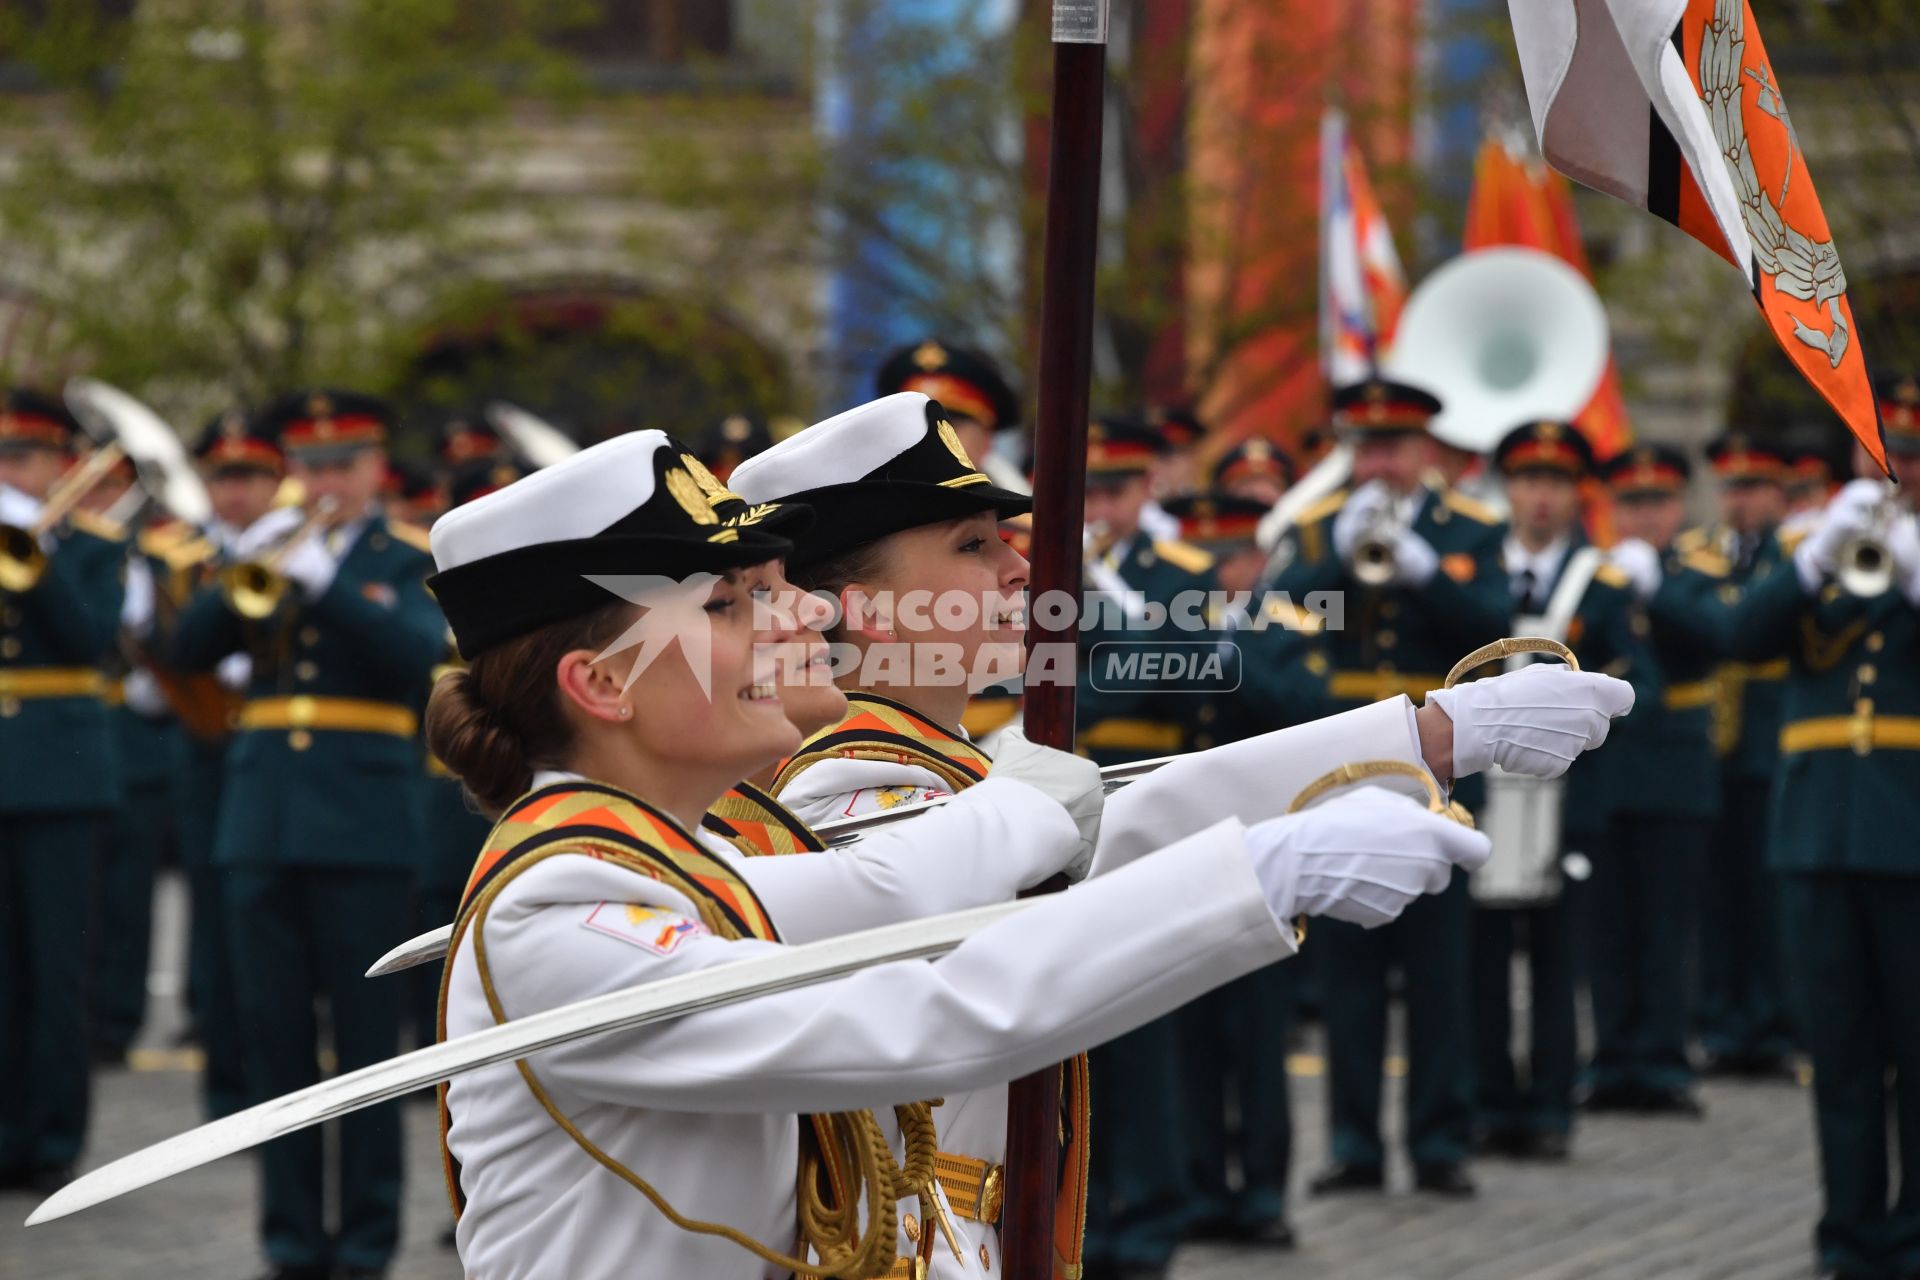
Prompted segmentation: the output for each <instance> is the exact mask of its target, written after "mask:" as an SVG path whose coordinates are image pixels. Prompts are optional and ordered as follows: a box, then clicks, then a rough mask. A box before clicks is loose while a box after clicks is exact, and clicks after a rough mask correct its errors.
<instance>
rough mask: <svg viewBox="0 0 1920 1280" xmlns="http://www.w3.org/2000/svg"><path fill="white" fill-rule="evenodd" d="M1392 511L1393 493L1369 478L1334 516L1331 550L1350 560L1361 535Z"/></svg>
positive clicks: (1341, 557) (1379, 482)
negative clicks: (1354, 545)
mask: <svg viewBox="0 0 1920 1280" xmlns="http://www.w3.org/2000/svg"><path fill="white" fill-rule="evenodd" d="M1392 510H1393V494H1392V492H1391V491H1389V490H1388V488H1387V486H1386V485H1385V484H1383V483H1382V482H1381V481H1378V480H1369V481H1367V482H1366V483H1365V484H1363V485H1361V486H1360V487H1359V488H1358V489H1355V490H1354V491H1353V492H1352V493H1351V494H1349V495H1348V497H1347V500H1346V502H1344V503H1342V504H1341V507H1340V514H1339V515H1336V516H1335V517H1334V518H1333V553H1334V554H1335V555H1337V556H1339V557H1340V559H1341V560H1342V561H1347V560H1351V559H1353V544H1354V543H1356V542H1358V541H1359V540H1360V535H1361V534H1362V533H1364V532H1366V531H1367V530H1368V529H1369V528H1371V527H1372V526H1373V523H1374V522H1375V521H1376V520H1379V519H1381V518H1382V517H1384V516H1385V515H1386V514H1387V513H1388V512H1390V511H1392Z"/></svg>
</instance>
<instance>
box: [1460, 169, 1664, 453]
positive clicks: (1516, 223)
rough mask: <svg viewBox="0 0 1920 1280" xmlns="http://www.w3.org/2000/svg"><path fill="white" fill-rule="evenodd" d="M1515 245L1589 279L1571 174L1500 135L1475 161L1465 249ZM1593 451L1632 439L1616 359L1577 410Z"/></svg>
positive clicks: (1606, 450)
mask: <svg viewBox="0 0 1920 1280" xmlns="http://www.w3.org/2000/svg"><path fill="white" fill-rule="evenodd" d="M1496 244H1513V245H1522V246H1524V247H1526V248H1529V249H1539V250H1542V251H1544V252H1546V253H1551V254H1553V255H1554V256H1555V257H1557V258H1559V259H1560V260H1561V261H1562V262H1565V263H1567V264H1568V265H1570V266H1572V267H1573V268H1574V269H1575V270H1576V271H1578V272H1579V273H1580V274H1581V275H1583V276H1585V277H1586V278H1587V279H1588V280H1592V279H1593V270H1592V267H1591V265H1590V264H1589V263H1588V261H1587V250H1586V246H1585V245H1584V244H1583V243H1582V242H1581V239H1580V224H1579V222H1578V220H1577V219H1576V218H1575V216H1574V212H1573V198H1572V194H1571V192H1570V191H1569V190H1568V189H1567V183H1566V179H1564V178H1562V177H1561V176H1560V175H1559V174H1557V173H1555V172H1553V171H1552V170H1551V169H1548V168H1546V167H1545V166H1544V165H1541V164H1540V163H1539V162H1538V161H1533V162H1529V161H1528V160H1526V159H1525V158H1523V157H1522V156H1520V155H1518V154H1516V150H1515V148H1514V147H1513V146H1512V145H1511V144H1509V143H1507V142H1505V141H1503V140H1501V139H1498V138H1488V139H1487V140H1486V141H1484V142H1482V143H1481V144H1480V154H1479V155H1478V157H1476V159H1475V160H1474V166H1473V191H1472V192H1471V193H1470V194H1469V195H1468V197H1467V225H1466V232H1465V235H1464V236H1463V237H1462V246H1461V247H1462V248H1464V249H1466V250H1467V251H1468V252H1472V251H1473V250H1475V249H1483V248H1486V247H1487V246H1489V245H1496ZM1575 417H1576V420H1577V421H1578V422H1579V425H1580V429H1581V430H1582V431H1584V432H1585V433H1586V436H1587V439H1588V441H1589V442H1591V443H1592V445H1593V448H1594V452H1595V453H1596V454H1597V455H1598V456H1599V457H1601V458H1603V459H1605V458H1611V457H1612V456H1613V455H1614V454H1616V453H1618V452H1620V450H1622V449H1624V448H1626V446H1627V445H1628V444H1629V443H1631V442H1632V440H1633V426H1632V424H1631V423H1630V422H1629V421H1628V420H1627V405H1626V400H1625V399H1624V398H1623V397H1622V396H1621V394H1620V375H1619V371H1618V370H1617V369H1615V368H1614V364H1613V361H1612V359H1611V358H1609V359H1608V361H1607V371H1606V373H1605V374H1603V375H1602V376H1601V379H1600V385H1599V387H1598V388H1597V389H1596V390H1595V391H1594V393H1593V399H1592V400H1591V401H1589V402H1588V404H1587V407H1586V408H1584V409H1582V410H1581V411H1580V412H1579V413H1578V414H1577V415H1575Z"/></svg>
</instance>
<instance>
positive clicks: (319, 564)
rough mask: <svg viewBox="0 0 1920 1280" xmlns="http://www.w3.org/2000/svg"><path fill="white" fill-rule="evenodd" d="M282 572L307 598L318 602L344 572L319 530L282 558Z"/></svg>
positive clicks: (291, 548)
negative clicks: (337, 575)
mask: <svg viewBox="0 0 1920 1280" xmlns="http://www.w3.org/2000/svg"><path fill="white" fill-rule="evenodd" d="M280 572H281V574H282V575H284V576H285V577H286V579H287V581H289V582H291V583H293V584H295V585H296V586H298V587H299V588H300V591H301V594H303V595H305V596H306V598H307V599H309V600H318V599H319V598H320V597H321V596H323V595H325V594H326V593H327V588H328V587H330V586H332V585H333V576H334V575H335V574H336V573H339V572H340V562H339V561H338V560H336V559H335V558H334V556H333V553H332V552H330V551H328V550H327V544H326V542H325V541H324V540H323V539H322V538H321V536H320V533H319V531H318V530H315V531H314V532H313V533H311V534H309V535H308V536H307V537H304V538H302V539H300V541H299V542H298V543H297V544H296V545H294V546H292V547H289V548H288V549H287V551H286V554H285V555H283V556H281V557H280Z"/></svg>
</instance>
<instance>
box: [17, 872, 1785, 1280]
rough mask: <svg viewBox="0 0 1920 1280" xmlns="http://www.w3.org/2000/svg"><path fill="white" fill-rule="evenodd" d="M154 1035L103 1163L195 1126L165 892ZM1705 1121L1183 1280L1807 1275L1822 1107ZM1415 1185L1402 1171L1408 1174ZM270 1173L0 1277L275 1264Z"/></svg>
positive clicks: (1326, 1214)
mask: <svg viewBox="0 0 1920 1280" xmlns="http://www.w3.org/2000/svg"><path fill="white" fill-rule="evenodd" d="M161 914H162V921H163V928H162V929H161V936H160V938H159V939H158V943H157V946H156V957H157V962H156V967H155V975H154V982H153V989H154V993H155V1001H154V1010H155V1012H154V1018H153V1020H152V1021H153V1025H152V1026H151V1027H150V1028H149V1031H148V1038H147V1043H148V1044H149V1045H152V1046H156V1047H153V1048H150V1049H148V1050H146V1051H145V1052H142V1053H139V1054H137V1055H136V1061H135V1064H134V1067H133V1069H130V1070H126V1071H116V1072H111V1073H107V1074H103V1075H102V1076H100V1077H99V1079H98V1087H97V1090H96V1121H95V1128H94V1140H93V1149H92V1150H91V1151H90V1153H89V1158H90V1160H91V1161H93V1162H99V1161H103V1160H106V1159H109V1158H112V1157H114V1156H118V1155H121V1154H123V1153H125V1152H128V1151H131V1150H135V1149H137V1148H139V1147H141V1146H143V1145H146V1144H147V1143H150V1142H153V1141H157V1140H158V1139H160V1138H163V1137H166V1136H169V1135H171V1134H173V1133H176V1132H179V1131H180V1130H182V1129H185V1128H188V1127H190V1126H191V1125H192V1124H194V1123H195V1122H196V1121H197V1120H198V1110H197V1103H196V1100H195V1097H194V1078H193V1075H192V1074H191V1070H190V1067H191V1059H190V1055H183V1054H180V1053H178V1052H174V1051H170V1050H167V1049H164V1048H162V1047H158V1046H163V1045H165V1044H166V1043H168V1042H169V1041H170V1037H171V1036H172V1034H173V1033H174V1032H175V1031H176V1030H177V1028H178V1019H179V1012H178V1002H177V999H176V997H175V994H174V993H175V992H176V991H177V987H178V978H177V973H178V968H177V965H176V964H175V963H174V962H173V959H172V957H174V956H175V955H177V945H178V924H177V922H178V916H179V910H178V905H177V897H176V895H175V894H174V893H173V891H172V886H168V887H167V891H166V892H165V893H164V894H163V909H162V913H161ZM1292 1086H1293V1091H1294V1105H1295V1115H1296V1117H1297V1119H1296V1123H1297V1126H1298V1130H1299V1133H1300V1138H1301V1142H1300V1150H1299V1151H1297V1153H1296V1159H1295V1166H1296V1177H1297V1178H1304V1176H1305V1175H1306V1174H1307V1173H1308V1172H1310V1171H1311V1170H1313V1169H1315V1168H1317V1167H1318V1165H1319V1164H1320V1161H1321V1158H1322V1154H1323V1144H1322V1141H1321V1138H1322V1129H1323V1124H1324V1121H1323V1116H1324V1112H1323V1109H1322V1102H1321V1100H1322V1081H1321V1078H1320V1063H1319V1060H1318V1058H1317V1056H1315V1055H1314V1054H1313V1053H1312V1052H1311V1051H1309V1052H1307V1053H1302V1054H1299V1055H1296V1057H1295V1059H1294V1062H1293V1080H1292ZM1704 1096H1705V1098H1706V1101H1707V1105H1708V1116H1707V1118H1706V1119H1705V1120H1703V1121H1697V1122H1695V1121H1652V1120H1626V1119H1613V1118H1601V1119H1596V1120H1593V1121H1590V1122H1588V1123H1587V1124H1585V1125H1584V1126H1583V1127H1582V1129H1581V1130H1580V1133H1579V1136H1578V1140H1577V1144H1576V1152H1575V1158H1574V1160H1573V1162H1572V1163H1571V1164H1568V1165H1565V1166H1536V1165H1519V1164H1513V1163H1509V1162H1503V1161H1491V1160H1489V1161H1483V1162H1481V1163H1479V1164H1478V1165H1476V1167H1475V1170H1474V1172H1475V1176H1476V1178H1477V1179H1478V1181H1479V1183H1480V1196H1479V1198H1478V1199H1476V1200H1474V1201H1472V1202H1468V1203H1464V1204H1459V1203H1439V1202H1435V1201H1432V1200H1430V1199H1428V1198H1426V1197H1419V1196H1414V1195H1412V1194H1409V1193H1405V1192H1397V1193H1392V1194H1389V1195H1387V1196H1384V1197H1377V1196H1376V1197H1362V1198H1352V1197H1349V1198H1342V1199H1338V1200H1333V1201H1325V1200H1322V1201H1311V1200H1304V1199H1300V1200H1297V1201H1296V1207H1295V1212H1294V1215H1293V1217H1294V1221H1295V1225H1296V1226H1297V1227H1298V1228H1299V1231H1300V1236H1301V1248H1300V1249H1299V1251H1298V1252H1296V1253H1293V1254H1281V1255H1262V1254H1252V1253H1247V1252H1243V1251H1237V1250H1230V1249H1224V1248H1211V1247H1204V1248H1203V1247H1192V1248H1189V1249H1187V1250H1185V1251H1183V1252H1182V1254H1181V1255H1180V1258H1179V1260H1178V1264H1177V1266H1176V1268H1175V1277H1176V1280H1250V1278H1251V1277H1264V1276H1273V1275H1277V1276H1294V1277H1301V1278H1303V1280H1304V1278H1306V1277H1312V1280H1328V1278H1329V1277H1354V1278H1355V1280H1400V1278H1402V1277H1404V1278H1406V1280H1427V1278H1433V1280H1439V1278H1441V1277H1446V1278H1448V1280H1520V1278H1522V1277H1526V1278H1529V1280H1532V1278H1538V1280H1573V1278H1575V1277H1578V1278H1579V1280H1589V1278H1592V1280H1656V1278H1667V1277H1671V1278H1673V1280H1715V1278H1718V1277H1729V1278H1731V1277H1739V1278H1740V1280H1785V1278H1788V1277H1795V1278H1797V1277H1801V1276H1805V1275H1807V1274H1808V1273H1809V1252H1808V1246H1807V1240H1808V1233H1809V1230H1810V1228H1811V1223H1812V1220H1813V1214H1814V1211H1815V1203H1816V1174H1815V1170H1814V1164H1813V1158H1812V1135H1811V1129H1810V1119H1809V1111H1808V1103H1807V1098H1806V1096H1805V1094H1804V1092H1803V1091H1801V1090H1800V1089H1798V1088H1796V1087H1794V1086H1792V1085H1787V1084H1772V1085H1712V1086H1709V1087H1708V1088H1707V1089H1706V1091H1705V1095H1704ZM408 1136H409V1142H410V1145H409V1148H408V1162H409V1168H410V1175H411V1176H410V1179H409V1184H408V1214H407V1220H406V1225H405V1232H406V1243H405V1247H404V1249H403V1251H402V1253H401V1255H400V1258H399V1261H398V1265H397V1266H396V1267H395V1270H394V1280H450V1278H451V1277H455V1276H458V1275H459V1267H458V1264H457V1262H456V1261H455V1259H454V1257H453V1255H452V1254H451V1253H450V1252H448V1251H446V1250H443V1249H441V1248H440V1247H439V1245H438V1243H437V1238H438V1236H439V1234H440V1232H441V1230H442V1228H443V1227H444V1225H445V1222H446V1220H447V1210H446V1200H445V1194H444V1192H443V1190H442V1183H441V1177H440V1170H439V1164H438V1160H437V1156H436V1153H435V1145H434V1134H433V1120H432V1114H431V1109H430V1108H428V1107H424V1106H419V1107H410V1108H409V1118H408ZM1396 1175H1397V1178H1398V1185H1405V1183H1406V1179H1407V1175H1406V1170H1405V1169H1400V1170H1397V1171H1396ZM252 1206H253V1173H252V1167H251V1164H250V1163H249V1162H248V1160H247V1159H246V1158H245V1157H233V1158H229V1159H227V1160H223V1161H220V1162H218V1163H217V1164H214V1165H212V1166H209V1167H207V1168H203V1169H200V1170H197V1171H195V1172H193V1173H191V1174H187V1175H183V1176H182V1177H179V1178H175V1179H173V1180H171V1181H169V1182H165V1183H162V1184H160V1185H158V1186H155V1187H150V1188H148V1189H146V1190H144V1191H140V1192H136V1193H134V1194H133V1195H130V1196H127V1197H124V1198H122V1199H120V1200H117V1201H114V1202H112V1203H110V1204H107V1205H103V1206H101V1207H99V1208H97V1209H94V1210H91V1211H89V1212H87V1213H85V1214H82V1215H79V1216H77V1217H74V1218H69V1219H66V1220H64V1221H62V1222H59V1223H55V1224H53V1225H51V1226H47V1227H39V1228H35V1229H34V1230H33V1231H31V1232H27V1231H24V1230H22V1229H21V1228H20V1227H19V1226H18V1223H19V1222H20V1221H21V1219H23V1218H24V1217H25V1215H26V1213H27V1211H28V1209H29V1208H30V1207H31V1202H30V1201H29V1200H27V1199H22V1198H18V1197H0V1278H5V1280H14V1278H16V1277H17V1278H20V1280H25V1278H26V1277H38V1278H41V1280H109V1278H113V1277H121V1276H141V1277H156V1278H161V1280H166V1278H171V1277H193V1278H194V1280H227V1278H229V1277H231V1278H235V1280H238V1278H241V1277H246V1276H249V1275H252V1274H253V1273H254V1272H255V1271H256V1270H257V1267H258V1262H257V1255H256V1253H255V1248H254V1244H253V1221H252V1214H253V1207H252Z"/></svg>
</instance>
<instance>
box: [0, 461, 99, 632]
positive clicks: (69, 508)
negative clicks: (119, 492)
mask: <svg viewBox="0 0 1920 1280" xmlns="http://www.w3.org/2000/svg"><path fill="white" fill-rule="evenodd" d="M126 456H127V455H126V451H125V450H123V449H122V448H121V447H120V446H119V445H117V444H106V445H102V446H101V447H100V448H98V449H95V450H94V451H93V452H92V453H90V454H88V455H87V460H86V461H85V462H83V463H81V464H80V465H79V466H77V467H75V468H73V469H72V470H71V471H69V472H67V474H66V475H64V476H62V477H60V479H59V481H57V482H56V483H55V484H54V486H53V488H52V489H51V490H49V491H48V493H47V500H46V502H45V503H44V504H42V506H41V508H40V518H39V519H37V520H35V521H34V522H33V524H32V525H31V526H29V527H26V528H22V527H20V526H19V525H12V524H0V591H7V592H11V593H12V594H14V595H19V594H22V593H23V592H27V591H31V590H33V589H34V587H36V586H38V585H39V583H40V579H41V578H43V577H45V576H46V572H47V553H46V552H45V551H44V550H43V549H42V548H41V546H40V539H41V538H43V537H45V536H46V535H47V534H48V533H50V532H52V531H53V530H54V529H55V528H57V527H58V526H59V524H60V522H61V521H62V520H65V519H66V518H67V517H68V516H69V515H72V514H73V510H74V508H75V507H78V506H79V505H80V503H81V501H82V500H83V499H84V498H85V497H86V496H87V495H88V494H89V493H91V492H93V490H94V489H96V488H98V487H99V485H100V482H101V481H103V480H105V479H106V478H107V476H108V474H109V473H111V472H112V471H113V469H114V468H115V467H117V466H119V465H120V460H121V459H122V458H124V457H126Z"/></svg>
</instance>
